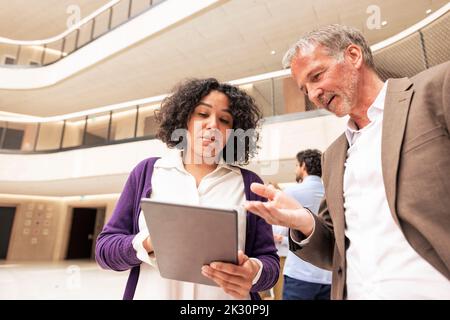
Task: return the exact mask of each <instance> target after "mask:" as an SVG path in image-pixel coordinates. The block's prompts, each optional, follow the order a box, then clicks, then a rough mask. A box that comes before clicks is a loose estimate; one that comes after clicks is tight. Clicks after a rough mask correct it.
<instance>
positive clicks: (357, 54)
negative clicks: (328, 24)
mask: <svg viewBox="0 0 450 320" xmlns="http://www.w3.org/2000/svg"><path fill="white" fill-rule="evenodd" d="M344 55H345V58H346V59H348V61H349V62H350V63H351V64H352V65H353V66H354V67H355V68H357V69H359V68H361V66H362V64H363V54H362V50H361V48H360V47H358V46H357V45H355V44H351V45H349V46H348V47H347V49H345V52H344Z"/></svg>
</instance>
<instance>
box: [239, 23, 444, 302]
mask: <svg viewBox="0 0 450 320" xmlns="http://www.w3.org/2000/svg"><path fill="white" fill-rule="evenodd" d="M283 64H284V66H285V67H290V68H291V72H292V76H293V78H294V80H295V82H296V83H297V85H298V87H299V88H300V89H301V90H302V91H303V92H304V93H305V94H306V95H308V97H309V99H310V100H311V101H312V102H313V103H314V104H315V105H316V106H318V107H320V108H326V109H327V110H329V111H331V112H332V113H334V114H335V115H337V116H338V117H342V116H345V115H348V116H349V117H350V119H349V121H348V125H347V128H346V130H345V132H344V133H343V134H342V135H341V136H340V137H339V138H338V139H336V141H334V142H333V143H332V144H331V145H330V146H329V148H328V149H327V150H326V152H325V153H324V154H323V157H322V169H323V172H322V179H323V181H324V186H325V194H326V199H324V200H323V201H322V203H321V209H320V211H319V212H320V214H319V217H317V216H315V215H313V214H311V212H310V211H309V210H308V209H305V208H304V207H303V206H302V205H300V204H299V203H298V202H297V201H295V199H292V198H290V197H289V196H287V195H286V194H283V193H282V192H281V191H278V190H275V189H273V188H271V187H270V186H267V187H266V186H263V185H261V184H253V185H252V187H251V188H252V191H253V192H255V193H256V194H258V195H261V196H264V197H267V198H268V199H269V201H268V202H266V203H263V202H248V203H247V204H246V207H247V210H249V211H251V212H253V213H255V214H258V215H260V216H261V217H263V218H264V219H265V220H266V221H267V222H268V223H270V224H275V225H284V226H287V227H289V228H290V249H291V250H292V251H293V252H294V253H296V254H297V255H298V256H299V257H301V258H302V259H305V260H307V261H309V262H310V263H312V264H314V265H316V266H318V267H321V268H325V269H328V270H332V271H333V278H332V290H331V291H332V292H331V296H332V298H333V299H450V281H449V278H450V250H449V248H450V232H449V230H450V210H449V208H450V196H449V195H450V182H449V180H448V179H447V177H446V176H445V175H446V174H447V173H448V172H450V139H449V129H450V63H449V62H446V63H444V64H441V65H439V66H435V67H433V68H431V69H428V70H426V71H424V72H422V73H420V74H418V75H416V76H415V77H413V78H411V79H408V78H402V79H389V80H387V81H386V82H383V81H382V80H381V79H380V78H379V77H378V75H377V73H376V70H375V66H374V63H373V58H372V54H371V51H370V48H369V46H368V45H367V43H366V41H365V40H364V37H363V36H362V34H361V33H360V32H359V31H357V30H355V29H353V28H350V27H345V26H340V25H331V26H327V27H324V28H321V29H319V30H317V31H313V32H310V33H308V34H307V35H305V36H304V37H303V38H301V39H300V40H299V41H298V42H297V43H295V44H294V46H293V47H292V48H291V49H290V50H289V51H288V52H287V53H286V55H285V57H284V59H283Z"/></svg>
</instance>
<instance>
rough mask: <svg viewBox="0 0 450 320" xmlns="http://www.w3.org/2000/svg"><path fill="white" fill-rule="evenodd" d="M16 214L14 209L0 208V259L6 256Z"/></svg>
mask: <svg viewBox="0 0 450 320" xmlns="http://www.w3.org/2000/svg"><path fill="white" fill-rule="evenodd" d="M15 214H16V208H15V207H0V259H6V256H7V255H8V246H9V239H10V238H11V230H12V226H13V222H14V215H15Z"/></svg>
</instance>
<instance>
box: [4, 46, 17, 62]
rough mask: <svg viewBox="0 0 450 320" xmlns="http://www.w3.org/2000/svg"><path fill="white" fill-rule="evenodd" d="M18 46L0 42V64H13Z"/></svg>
mask: <svg viewBox="0 0 450 320" xmlns="http://www.w3.org/2000/svg"><path fill="white" fill-rule="evenodd" d="M17 49H18V46H16V45H11V44H4V43H1V44H0V52H1V55H0V64H15V63H16V59H17Z"/></svg>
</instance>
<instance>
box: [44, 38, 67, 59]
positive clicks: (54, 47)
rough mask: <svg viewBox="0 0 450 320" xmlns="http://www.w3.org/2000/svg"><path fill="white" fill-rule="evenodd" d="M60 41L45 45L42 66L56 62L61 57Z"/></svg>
mask: <svg viewBox="0 0 450 320" xmlns="http://www.w3.org/2000/svg"><path fill="white" fill-rule="evenodd" d="M62 41H63V40H62V39H60V40H58V41H54V42H51V43H49V44H47V48H46V49H45V57H44V65H47V64H51V63H53V62H56V61H58V60H59V58H60V57H61V49H62Z"/></svg>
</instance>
